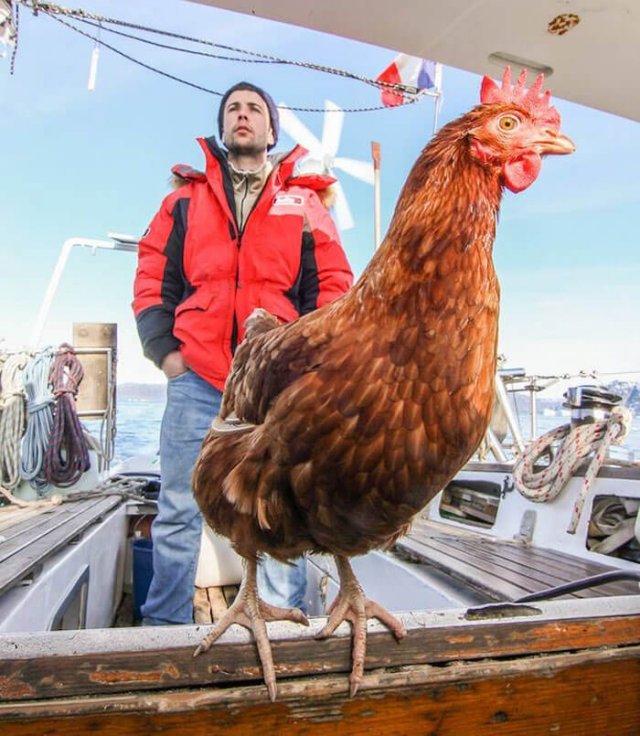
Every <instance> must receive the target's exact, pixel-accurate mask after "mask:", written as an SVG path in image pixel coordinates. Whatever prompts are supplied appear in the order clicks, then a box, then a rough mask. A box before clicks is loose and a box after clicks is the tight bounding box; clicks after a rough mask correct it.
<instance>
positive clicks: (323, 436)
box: [194, 69, 574, 699]
mask: <svg viewBox="0 0 640 736" xmlns="http://www.w3.org/2000/svg"><path fill="white" fill-rule="evenodd" d="M524 81H525V78H524V77H523V75H521V76H520V78H519V79H518V81H517V83H516V85H515V86H512V85H511V83H510V75H509V70H508V69H507V70H506V72H505V76H504V78H503V83H502V87H498V86H497V85H496V84H495V83H494V82H492V81H491V80H489V79H487V78H485V79H484V80H483V85H482V93H481V99H482V104H480V105H478V106H477V107H475V108H474V109H473V110H471V111H470V112H468V113H467V114H466V115H463V116H462V117H461V118H459V119H458V120H456V121H454V122H452V123H449V124H448V125H447V126H445V127H444V128H442V129H441V130H440V131H439V133H438V134H437V135H436V136H435V137H434V139H433V140H432V141H431V142H430V143H429V145H428V146H427V147H426V148H425V150H424V151H423V152H422V154H421V155H420V158H419V159H418V161H417V162H416V164H415V165H414V167H413V169H412V171H411V173H410V174H409V177H408V180H407V182H406V184H405V186H404V188H403V190H402V193H401V195H400V198H399V201H398V204H397V206H396V210H395V214H394V217H393V220H392V222H391V225H390V227H389V231H388V233H387V236H386V238H385V240H384V242H383V244H382V246H381V247H380V249H379V250H378V252H377V253H376V254H375V256H374V258H373V259H372V261H371V263H370V264H369V266H368V267H367V269H366V270H365V272H364V273H363V275H362V277H361V278H360V280H359V281H358V283H357V284H356V285H355V286H354V287H353V289H352V290H351V291H350V292H349V293H347V294H345V295H344V296H343V297H342V298H340V299H339V300H338V301H336V302H334V303H333V304H331V305H328V306H326V307H324V308H322V309H319V310H318V311H316V312H314V313H312V314H309V315H306V316H304V317H302V318H301V319H299V320H298V321H296V322H293V323H290V324H286V325H278V323H277V321H276V320H275V319H274V318H271V317H270V315H267V314H266V313H264V312H262V313H261V312H258V313H256V314H255V315H254V316H253V317H252V318H250V320H251V322H252V324H250V325H249V328H248V330H247V337H246V339H245V341H244V343H243V344H242V345H241V346H240V348H239V349H238V351H237V353H236V356H235V358H234V361H233V367H232V372H231V374H230V376H229V379H228V381H227V384H226V386H225V392H224V399H223V403H222V410H221V419H225V418H228V417H231V416H235V417H237V420H238V421H239V422H241V423H244V424H240V425H239V426H234V424H233V423H232V424H231V425H229V424H227V425H224V424H223V422H221V421H218V422H217V423H216V424H215V425H214V427H213V428H212V429H211V431H210V432H209V434H208V435H207V437H206V438H205V440H204V443H203V447H202V451H201V454H200V458H199V460H198V462H197V465H196V468H195V471H194V492H195V495H196V498H197V501H198V503H199V505H200V508H201V509H202V512H203V514H204V517H205V519H206V520H207V522H208V523H209V524H210V525H211V526H212V527H213V528H214V529H215V530H216V531H217V532H219V533H221V534H224V535H225V536H227V537H229V539H230V540H231V541H232V543H233V545H234V547H235V548H236V550H237V551H238V552H239V553H240V554H241V555H242V556H243V557H244V558H245V560H246V571H245V579H244V581H243V585H242V587H241V591H240V593H239V595H238V598H237V600H236V602H235V604H234V605H233V606H232V608H231V609H229V611H228V613H227V615H226V616H225V617H224V618H223V619H222V620H221V621H220V622H219V623H218V624H217V625H216V627H215V628H214V629H213V631H212V632H211V633H210V634H209V635H208V636H207V637H206V638H205V640H204V641H203V642H202V644H201V645H200V647H199V648H198V650H197V652H196V653H198V652H200V651H203V650H206V649H208V648H209V647H210V646H211V643H212V642H213V641H215V640H216V639H217V638H218V637H219V636H220V635H221V634H222V633H223V632H224V631H225V630H226V628H228V626H229V625H230V624H231V623H240V624H243V625H245V626H248V627H250V628H252V629H253V631H254V636H255V638H256V641H257V644H258V649H259V652H260V657H261V660H262V664H263V670H264V675H265V682H266V684H267V687H268V689H269V694H270V696H271V698H272V699H274V698H275V695H276V687H275V674H274V667H273V661H272V657H271V650H270V646H269V642H268V639H267V634H266V627H265V623H264V622H265V621H266V620H274V619H278V618H286V619H289V620H294V621H298V622H301V623H306V619H305V617H304V615H303V614H302V613H301V612H300V611H296V610H285V609H276V608H274V607H272V606H268V605H266V604H265V603H264V602H262V601H261V600H260V599H259V598H258V595H257V590H256V561H257V558H258V556H259V555H260V554H261V553H263V552H267V553H269V554H270V555H273V556H274V557H276V558H278V559H280V560H287V559H291V558H293V557H296V556H298V555H300V554H302V553H303V552H307V551H314V552H325V553H327V552H328V553H331V554H333V555H334V556H335V559H336V562H337V566H338V571H339V574H340V580H341V586H340V592H339V594H338V597H337V599H336V601H334V604H333V606H332V609H331V611H330V617H329V620H328V622H327V625H326V626H325V628H324V629H323V630H322V631H321V632H320V635H319V636H321V637H324V636H329V635H330V634H331V633H333V631H334V630H335V629H336V627H337V626H338V625H339V624H340V623H341V622H342V621H343V620H349V621H351V623H352V626H353V640H354V643H353V669H352V673H351V693H352V695H353V694H354V693H355V692H356V690H357V688H358V685H359V683H360V682H361V680H362V677H363V667H364V655H365V641H366V619H367V617H369V616H375V617H377V618H379V619H380V620H382V621H383V623H385V624H386V625H387V626H388V627H389V628H390V629H391V630H392V632H393V634H394V635H395V636H396V637H397V638H401V637H402V636H403V635H404V628H403V626H402V624H401V623H400V622H399V621H398V620H397V619H395V618H394V617H393V616H392V615H391V614H389V613H388V612H387V611H385V610H384V609H383V608H382V607H381V606H379V605H378V604H376V603H374V602H373V601H369V600H367V599H366V598H365V596H364V593H363V591H362V588H361V587H360V585H359V584H358V582H357V580H356V578H355V576H354V574H353V572H352V570H351V567H350V564H349V561H348V558H349V557H351V556H353V555H361V554H364V553H366V552H368V551H369V550H371V549H374V548H378V547H388V546H389V545H390V544H392V543H393V542H394V540H395V539H396V538H397V537H398V536H399V535H401V534H402V533H403V532H404V531H405V530H406V528H407V526H408V524H409V523H410V521H411V519H412V517H413V516H414V515H415V514H416V513H417V512H418V511H420V510H421V509H422V508H423V507H424V506H425V504H426V503H427V502H428V501H429V500H430V499H431V498H432V497H433V496H434V495H435V494H436V493H437V492H438V491H439V490H440V489H441V488H442V487H443V486H444V485H445V484H446V483H447V481H449V479H450V478H451V477H452V476H453V475H454V474H455V473H456V472H457V471H458V470H459V469H460V468H461V467H462V466H463V465H464V463H465V462H466V461H467V460H468V459H469V457H470V456H471V455H472V454H473V452H474V451H475V449H476V448H477V446H478V444H479V443H480V441H481V439H482V437H483V435H484V433H485V430H486V427H487V425H488V423H489V420H490V418H491V411H492V403H493V393H494V392H493V381H494V374H495V369H496V340H497V330H498V306H499V304H498V303H499V286H498V281H497V278H496V275H495V272H494V269H493V264H492V260H491V250H492V245H493V240H494V235H495V228H496V218H497V215H498V209H499V205H500V199H501V196H502V190H503V187H505V186H506V187H508V188H509V189H511V190H512V191H521V190H522V189H524V188H525V187H526V186H528V185H529V184H531V183H532V181H533V180H534V179H535V178H536V176H537V174H538V173H539V170H540V161H541V156H543V155H545V154H562V153H571V152H572V151H573V150H574V146H573V144H572V142H571V141H570V140H569V139H568V138H566V137H565V136H562V135H560V134H559V132H558V131H559V127H560V118H559V115H558V113H557V111H556V110H555V108H553V107H551V106H549V98H548V93H547V94H545V95H543V94H541V86H542V78H539V79H537V80H536V83H535V84H534V85H533V87H532V88H531V89H530V90H526V88H525V86H524Z"/></svg>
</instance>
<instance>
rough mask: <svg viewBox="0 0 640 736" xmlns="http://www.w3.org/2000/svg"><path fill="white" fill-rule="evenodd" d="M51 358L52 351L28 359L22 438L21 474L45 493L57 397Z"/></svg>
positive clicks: (35, 487) (25, 374)
mask: <svg viewBox="0 0 640 736" xmlns="http://www.w3.org/2000/svg"><path fill="white" fill-rule="evenodd" d="M52 361H53V351H52V350H50V349H49V350H45V351H43V352H42V353H40V354H39V355H37V356H36V357H35V358H34V359H33V360H31V361H29V363H28V364H27V367H26V368H25V369H24V376H23V381H24V392H25V394H26V397H27V429H26V432H25V435H24V437H23V439H22V456H21V459H20V475H21V476H22V478H24V480H28V481H29V483H30V484H31V486H32V488H34V489H35V490H36V491H37V492H38V495H42V493H43V491H44V489H45V488H46V487H47V485H48V482H47V479H46V478H45V477H44V474H43V472H42V465H43V463H44V457H45V453H46V450H47V444H48V443H49V438H50V436H51V427H52V426H53V403H54V398H53V394H52V393H51V390H50V384H49V371H50V369H51V363H52Z"/></svg>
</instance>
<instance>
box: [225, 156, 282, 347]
mask: <svg viewBox="0 0 640 736" xmlns="http://www.w3.org/2000/svg"><path fill="white" fill-rule="evenodd" d="M274 171H275V166H274V167H273V169H272V170H271V172H270V173H269V176H267V178H266V179H265V181H264V184H263V186H262V189H261V190H260V192H259V193H258V196H257V197H256V198H255V200H254V202H253V205H252V206H251V209H250V210H249V212H248V213H247V217H246V219H245V220H244V222H240V223H238V214H237V213H236V212H235V211H234V214H235V216H236V217H235V220H236V227H237V228H238V231H237V235H238V260H237V261H236V294H234V304H233V325H232V327H231V355H232V356H233V355H235V352H236V348H237V347H238V331H239V329H238V317H237V315H236V305H235V297H236V296H237V293H238V290H239V289H241V288H242V284H241V283H240V247H241V246H242V235H243V233H244V231H245V229H246V227H247V223H248V222H249V218H250V217H251V215H252V214H253V211H254V210H255V208H256V207H257V205H258V203H259V202H260V200H261V199H262V195H263V193H264V190H265V189H266V188H267V184H268V183H269V179H270V178H271V175H272V174H273V172H274ZM248 193H249V179H248V178H247V180H246V182H245V191H244V195H243V197H242V201H241V203H240V215H242V212H243V207H244V201H245V199H246V198H247V194H248ZM234 205H235V202H234ZM233 209H234V210H235V206H234V208H233Z"/></svg>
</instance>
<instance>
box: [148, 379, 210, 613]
mask: <svg viewBox="0 0 640 736" xmlns="http://www.w3.org/2000/svg"><path fill="white" fill-rule="evenodd" d="M221 399H222V393H221V392H220V391H218V389H217V388H215V387H214V386H212V385H211V384H210V383H207V381H205V380H204V379H202V378H200V376H198V375H196V374H195V373H193V372H192V371H187V372H186V373H182V374H181V375H179V376H176V378H172V379H170V380H169V382H168V383H167V405H166V407H165V410H164V415H163V417H162V428H161V430H160V471H161V473H162V485H161V489H160V496H159V498H158V515H157V516H156V518H155V520H154V522H153V528H152V537H153V577H152V579H151V585H150V587H149V593H148V595H147V600H146V602H145V604H144V605H143V606H142V608H141V612H142V616H143V623H145V624H148V625H154V624H155V625H158V624H187V623H193V594H194V585H195V577H196V567H197V564H198V555H199V553H200V535H201V534H202V515H201V514H200V510H199V509H198V505H197V504H196V501H195V499H194V497H193V492H192V490H191V475H192V473H193V466H194V465H195V462H196V458H197V457H198V453H199V452H200V447H201V445H202V440H203V439H204V436H205V434H206V433H207V430H208V429H209V425H210V424H211V422H212V420H213V419H214V418H215V417H216V416H217V415H218V413H219V411H220V401H221Z"/></svg>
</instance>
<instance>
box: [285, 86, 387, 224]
mask: <svg viewBox="0 0 640 736" xmlns="http://www.w3.org/2000/svg"><path fill="white" fill-rule="evenodd" d="M278 110H279V112H280V127H281V128H282V129H283V130H284V131H286V133H287V134H288V135H289V136H290V137H291V138H293V140H294V141H296V142H297V143H299V144H300V145H301V146H304V147H305V148H306V149H307V150H308V151H309V156H308V158H307V160H306V161H304V162H303V163H302V166H303V169H305V168H307V167H308V169H309V170H314V171H316V172H324V173H330V174H333V176H335V173H334V172H333V169H340V171H343V172H344V173H345V174H349V176H353V177H354V178H355V179H359V180H360V181H364V182H366V183H367V184H371V185H372V186H373V164H372V163H371V162H369V161H358V160H356V159H353V158H344V157H343V156H337V153H338V148H339V146H340V136H341V134H342V124H343V123H344V111H343V110H342V109H341V108H339V107H338V105H336V104H335V102H331V100H325V103H324V110H325V113H324V122H323V126H322V140H318V138H316V136H315V135H314V134H313V133H312V132H311V131H310V130H309V128H307V126H306V125H305V124H304V123H303V122H302V121H301V120H300V118H298V117H297V116H296V115H295V114H294V113H293V112H292V111H291V110H290V109H289V108H288V107H287V106H286V105H285V104H284V103H280V104H279V105H278ZM333 187H334V189H335V193H336V201H335V204H334V208H335V216H336V220H337V223H338V226H339V227H340V229H341V230H349V229H350V228H352V227H353V216H352V214H351V208H350V207H349V203H348V202H347V198H346V196H345V193H344V189H343V188H342V185H341V184H340V182H339V181H337V182H336V183H335V184H334V185H333Z"/></svg>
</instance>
